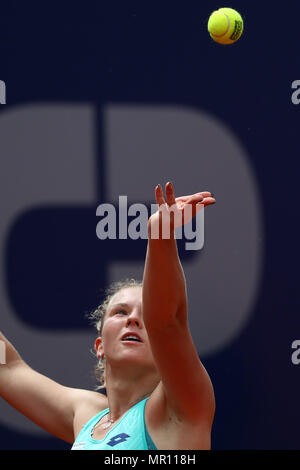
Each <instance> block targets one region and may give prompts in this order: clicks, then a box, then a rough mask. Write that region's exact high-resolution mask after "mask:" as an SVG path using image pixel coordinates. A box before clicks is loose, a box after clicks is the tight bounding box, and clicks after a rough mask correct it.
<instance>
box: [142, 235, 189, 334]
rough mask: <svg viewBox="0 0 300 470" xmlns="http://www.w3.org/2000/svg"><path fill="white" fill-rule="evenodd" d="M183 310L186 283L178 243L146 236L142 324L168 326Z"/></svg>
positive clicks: (174, 240) (184, 308)
mask: <svg viewBox="0 0 300 470" xmlns="http://www.w3.org/2000/svg"><path fill="white" fill-rule="evenodd" d="M185 310H186V284H185V277H184V272H183V269H182V266H181V263H180V259H179V256H178V250H177V242H176V239H175V238H174V236H172V237H171V238H170V239H161V238H160V239H157V240H156V239H152V238H151V231H150V229H149V239H148V246H147V253H146V261H145V268H144V277H143V318H144V322H145V325H146V326H147V324H148V325H149V326H153V327H161V326H168V325H171V324H172V322H174V318H175V317H176V316H178V315H180V314H181V313H182V312H185Z"/></svg>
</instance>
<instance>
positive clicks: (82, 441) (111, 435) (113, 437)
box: [71, 397, 157, 450]
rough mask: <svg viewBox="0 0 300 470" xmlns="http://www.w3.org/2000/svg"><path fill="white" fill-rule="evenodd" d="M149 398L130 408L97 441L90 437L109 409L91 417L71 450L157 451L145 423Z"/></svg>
mask: <svg viewBox="0 0 300 470" xmlns="http://www.w3.org/2000/svg"><path fill="white" fill-rule="evenodd" d="M149 398H150V397H147V398H145V399H144V400H142V401H140V402H139V403H137V404H136V405H134V406H133V407H132V408H130V409H129V410H128V411H127V412H126V413H125V415H124V416H123V417H122V418H121V420H120V421H119V422H118V423H117V424H115V425H114V426H113V427H112V428H111V429H110V430H109V431H108V433H107V434H106V436H105V437H104V438H103V439H100V440H99V441H98V440H96V439H94V438H93V437H92V433H93V429H94V427H95V426H96V424H97V423H98V422H99V421H100V419H101V418H102V417H103V416H105V415H106V414H108V413H109V408H106V409H105V410H103V411H101V412H100V413H98V414H97V415H95V416H93V417H92V418H91V419H90V420H89V421H88V422H87V423H86V424H85V425H84V426H83V427H82V429H81V431H80V432H79V434H78V436H77V438H76V439H75V442H74V444H73V446H72V449H71V450H157V447H156V446H155V444H154V442H153V441H152V439H151V437H150V435H149V433H148V431H147V428H146V423H145V406H146V402H147V400H148V399H149Z"/></svg>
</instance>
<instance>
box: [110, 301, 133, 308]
mask: <svg viewBox="0 0 300 470" xmlns="http://www.w3.org/2000/svg"><path fill="white" fill-rule="evenodd" d="M115 307H125V308H129V305H128V304H126V303H124V302H118V303H117V304H112V305H111V306H110V308H115Z"/></svg>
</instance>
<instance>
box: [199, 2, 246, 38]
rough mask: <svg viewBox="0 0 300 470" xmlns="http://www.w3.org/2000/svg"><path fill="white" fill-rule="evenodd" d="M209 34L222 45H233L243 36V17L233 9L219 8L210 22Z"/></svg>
mask: <svg viewBox="0 0 300 470" xmlns="http://www.w3.org/2000/svg"><path fill="white" fill-rule="evenodd" d="M207 28H208V32H209V34H210V35H211V37H212V38H213V40H214V41H216V42H218V43H220V44H233V43H234V42H236V41H237V40H238V39H239V38H240V37H241V35H242V33H243V30H244V22H243V19H242V17H241V15H240V14H239V13H238V12H237V11H236V10H233V9H232V8H219V10H217V11H214V12H213V13H212V14H211V15H210V17H209V20H208V25H207Z"/></svg>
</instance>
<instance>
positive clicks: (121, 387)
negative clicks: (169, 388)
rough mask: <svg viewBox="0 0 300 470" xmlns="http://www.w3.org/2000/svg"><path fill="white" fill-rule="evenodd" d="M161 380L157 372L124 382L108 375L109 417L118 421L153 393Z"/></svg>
mask: <svg viewBox="0 0 300 470" xmlns="http://www.w3.org/2000/svg"><path fill="white" fill-rule="evenodd" d="M159 382H160V380H159V378H158V376H157V373H154V374H151V375H148V376H145V375H144V376H143V378H142V380H140V381H137V380H135V381H130V382H124V380H122V381H120V380H113V377H112V375H110V374H107V376H106V392H107V398H108V404H109V410H110V413H109V418H110V419H111V420H114V421H116V420H117V419H119V418H120V416H122V415H123V414H124V413H126V411H128V410H129V409H130V408H132V407H133V406H134V405H136V404H137V403H139V402H140V401H142V400H143V399H144V398H146V397H148V396H150V395H151V393H152V392H153V390H154V389H155V388H156V387H157V385H158V384H159Z"/></svg>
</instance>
